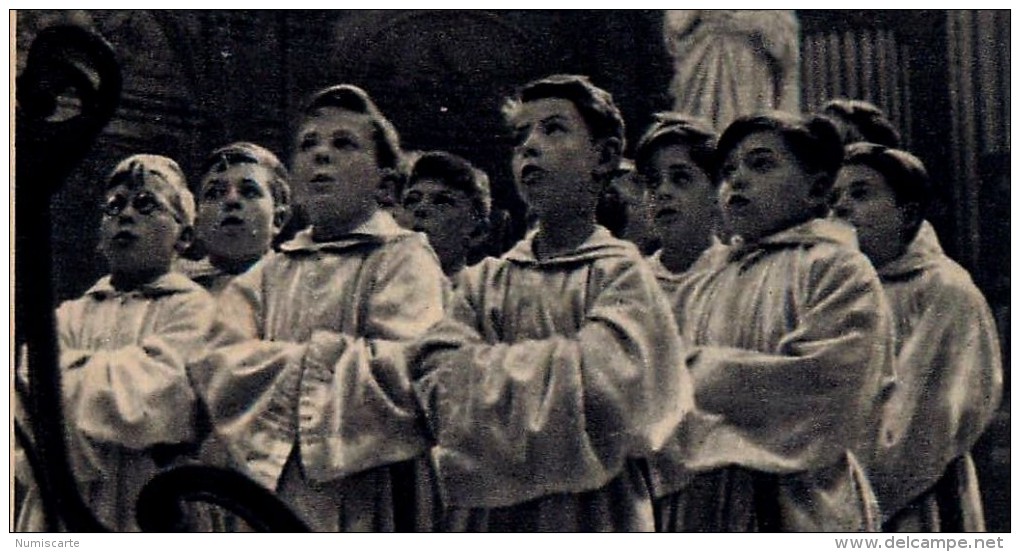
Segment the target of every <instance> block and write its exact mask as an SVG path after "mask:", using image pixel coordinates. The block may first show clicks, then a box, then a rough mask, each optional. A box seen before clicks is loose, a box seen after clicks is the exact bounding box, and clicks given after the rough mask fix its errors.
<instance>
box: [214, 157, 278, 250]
mask: <svg viewBox="0 0 1020 552" xmlns="http://www.w3.org/2000/svg"><path fill="white" fill-rule="evenodd" d="M272 179H273V174H272V173H271V171H270V170H269V169H267V168H266V167H264V166H262V165H259V164H257V163H235V164H232V165H226V164H225V163H220V164H217V165H215V166H213V168H212V169H211V170H210V171H209V172H208V173H207V174H206V175H205V177H204V178H203V179H202V183H201V187H200V188H199V194H198V219H197V224H196V231H197V234H198V239H199V240H200V241H201V242H202V243H203V244H204V245H205V248H206V250H207V251H208V253H209V256H210V258H211V259H212V260H213V262H214V263H215V262H216V261H217V260H220V261H225V262H228V263H243V262H249V261H253V260H256V259H258V258H259V257H261V256H262V255H264V254H265V253H266V251H268V250H269V247H270V244H271V243H272V241H273V237H274V236H275V235H276V234H277V233H278V232H279V231H280V227H281V226H282V223H283V218H282V217H283V213H280V214H279V216H277V209H275V206H274V202H273V194H272V190H271V189H270V184H269V183H270V182H271V181H272Z"/></svg>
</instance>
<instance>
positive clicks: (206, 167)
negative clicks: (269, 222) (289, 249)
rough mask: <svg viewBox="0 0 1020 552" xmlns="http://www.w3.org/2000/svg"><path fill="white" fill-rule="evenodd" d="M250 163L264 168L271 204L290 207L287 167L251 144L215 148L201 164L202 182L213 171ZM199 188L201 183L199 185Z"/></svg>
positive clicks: (233, 144) (262, 149) (261, 148)
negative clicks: (268, 177)
mask: <svg viewBox="0 0 1020 552" xmlns="http://www.w3.org/2000/svg"><path fill="white" fill-rule="evenodd" d="M243 163H251V164H255V165H259V166H261V167H264V168H266V169H267V170H268V171H269V173H270V175H272V177H271V180H270V181H269V182H268V183H267V184H268V185H269V193H270V194H272V196H273V204H274V205H276V206H281V205H282V206H289V205H290V197H291V196H290V183H289V182H290V175H289V173H288V172H287V167H285V166H284V165H283V163H281V162H280V159H279V158H278V157H277V156H276V154H274V153H273V152H271V151H269V150H268V149H266V148H264V147H262V146H260V145H258V144H254V143H252V142H234V143H232V144H228V145H226V146H223V147H221V148H217V149H216V150H214V151H213V152H212V153H210V154H209V156H208V157H206V158H205V161H203V162H202V166H201V171H202V180H205V177H206V176H207V175H208V174H209V172H210V171H213V170H226V168H227V167H231V166H234V165H239V164H243ZM199 186H201V181H200V183H199ZM201 192H202V191H201V190H198V195H197V196H196V197H198V199H199V201H201Z"/></svg>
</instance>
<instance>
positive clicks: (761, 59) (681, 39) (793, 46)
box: [664, 10, 800, 131]
mask: <svg viewBox="0 0 1020 552" xmlns="http://www.w3.org/2000/svg"><path fill="white" fill-rule="evenodd" d="M664 26H665V29H664V34H665V39H666V46H667V48H668V49H669V51H670V53H671V54H672V56H673V67H674V75H673V82H672V85H671V90H672V94H673V98H674V110H675V111H680V112H683V113H688V114H691V115H696V116H700V117H704V118H706V119H708V120H710V121H712V122H713V123H714V124H715V126H716V128H717V129H719V130H720V131H721V130H722V129H724V128H725V127H726V125H728V124H729V123H730V122H731V121H733V119H735V118H737V117H738V116H740V115H746V114H749V113H755V112H759V111H764V110H770V109H781V110H784V111H791V112H799V111H800V72H799V58H800V45H799V26H798V23H797V17H796V15H794V13H793V11H792V10H668V11H667V12H666V15H665V24H664Z"/></svg>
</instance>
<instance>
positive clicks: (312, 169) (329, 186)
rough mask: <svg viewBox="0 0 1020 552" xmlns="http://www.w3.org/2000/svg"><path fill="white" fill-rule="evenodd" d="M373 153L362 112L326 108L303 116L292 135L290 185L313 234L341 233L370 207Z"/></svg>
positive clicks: (375, 173) (375, 177)
mask: <svg viewBox="0 0 1020 552" xmlns="http://www.w3.org/2000/svg"><path fill="white" fill-rule="evenodd" d="M376 154H377V152H376V143H375V140H374V127H373V126H372V121H371V119H370V118H369V117H368V116H367V115H362V114H359V113H353V112H351V111H347V110H343V109H337V108H329V107H327V108H322V109H320V110H318V111H317V112H316V113H315V114H314V115H313V116H311V117H308V118H306V119H305V121H304V123H303V124H302V125H301V128H300V129H299V130H298V134H297V143H296V148H295V153H294V159H293V173H294V181H293V183H292V188H293V190H294V201H295V203H297V204H299V205H301V206H302V207H303V209H304V211H305V213H306V214H307V215H308V218H309V222H311V224H312V225H313V226H314V232H315V235H316V236H317V237H322V238H326V239H328V238H331V237H338V236H339V235H342V234H345V233H347V232H349V231H350V230H352V229H353V228H354V227H355V226H357V225H358V224H360V223H361V222H364V221H365V220H366V219H367V218H368V217H369V216H371V214H372V213H373V212H375V210H376V208H377V203H376V198H375V194H376V189H377V187H378V186H379V182H380V180H381V178H382V176H383V171H382V169H380V168H379V165H378V161H377V156H376Z"/></svg>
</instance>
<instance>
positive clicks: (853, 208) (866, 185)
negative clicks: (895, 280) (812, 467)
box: [830, 164, 910, 267]
mask: <svg viewBox="0 0 1020 552" xmlns="http://www.w3.org/2000/svg"><path fill="white" fill-rule="evenodd" d="M830 197H831V199H832V210H833V214H835V215H836V216H837V217H839V218H841V219H843V220H845V221H847V222H849V223H850V224H852V225H853V226H854V228H856V229H857V241H858V243H859V245H860V248H861V252H862V253H864V254H865V255H867V256H868V258H869V259H871V261H872V263H873V264H874V265H875V266H879V267H880V266H882V265H883V264H885V263H887V262H889V261H891V260H893V259H895V258H896V257H898V256H899V254H900V253H901V252H902V248H903V247H904V246H905V245H906V243H907V242H908V241H909V238H908V236H907V229H908V227H909V226H910V225H909V224H908V220H907V216H906V213H905V211H904V210H903V209H901V208H900V207H899V206H898V205H897V203H896V196H895V194H894V193H893V190H892V188H891V187H890V186H889V185H888V184H887V183H886V180H885V176H883V175H882V173H880V172H879V171H877V170H875V169H873V168H871V167H869V166H867V165H856V164H854V165H845V166H843V167H842V168H841V169H840V170H839V175H838V176H837V177H836V183H835V184H834V185H833V187H832V194H831V196H830Z"/></svg>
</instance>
